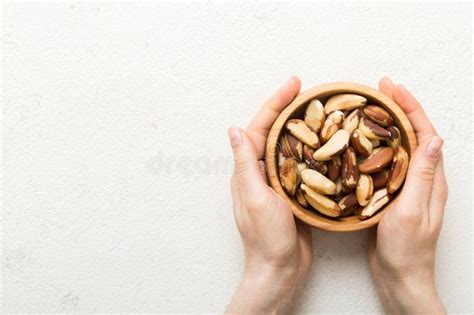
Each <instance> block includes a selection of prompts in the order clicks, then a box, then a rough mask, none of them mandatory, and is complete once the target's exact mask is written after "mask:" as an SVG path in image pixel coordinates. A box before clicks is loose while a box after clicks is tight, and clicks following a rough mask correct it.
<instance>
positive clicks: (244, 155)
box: [228, 127, 267, 196]
mask: <svg viewBox="0 0 474 315" xmlns="http://www.w3.org/2000/svg"><path fill="white" fill-rule="evenodd" d="M228 135H229V140H230V144H231V146H232V151H233V154H234V164H235V168H234V177H235V180H236V182H237V185H238V187H239V188H238V189H239V192H240V194H241V195H247V196H252V195H259V194H263V193H264V192H265V189H266V188H267V186H266V185H265V181H264V179H263V177H262V173H261V171H260V170H259V166H258V159H257V153H256V151H255V147H254V145H253V143H252V141H251V140H250V138H249V137H248V136H247V134H246V133H245V131H244V130H242V129H240V128H236V127H231V128H229V130H228Z"/></svg>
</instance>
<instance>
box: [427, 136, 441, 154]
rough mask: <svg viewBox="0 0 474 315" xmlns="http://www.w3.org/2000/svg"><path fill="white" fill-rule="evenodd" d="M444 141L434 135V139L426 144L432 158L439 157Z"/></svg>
mask: <svg viewBox="0 0 474 315" xmlns="http://www.w3.org/2000/svg"><path fill="white" fill-rule="evenodd" d="M443 143H444V141H443V139H441V138H440V137H437V136H434V137H433V139H431V140H430V143H428V145H427V146H426V153H427V154H428V155H429V156H431V157H432V158H436V157H438V155H439V153H440V152H441V147H442V146H443Z"/></svg>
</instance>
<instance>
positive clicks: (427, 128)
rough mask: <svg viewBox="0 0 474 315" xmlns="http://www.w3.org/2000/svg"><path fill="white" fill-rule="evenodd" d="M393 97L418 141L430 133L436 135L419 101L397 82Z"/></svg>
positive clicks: (421, 140)
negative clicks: (408, 121)
mask: <svg viewBox="0 0 474 315" xmlns="http://www.w3.org/2000/svg"><path fill="white" fill-rule="evenodd" d="M393 99H394V100H395V102H397V103H398V105H399V106H400V107H401V108H402V109H403V111H404V112H405V113H406V115H407V117H408V119H409V120H410V122H411V124H412V126H413V128H414V129H415V133H416V135H417V138H418V142H423V141H424V140H425V139H427V138H429V137H430V136H431V135H436V130H435V129H434V127H433V125H432V124H431V122H430V120H429V119H428V116H426V113H425V111H424V110H423V107H421V105H420V103H418V101H417V100H416V99H415V97H414V96H413V95H412V94H411V93H410V92H408V90H407V89H406V88H405V87H404V86H403V85H401V84H399V85H397V86H396V87H395V88H394V90H393Z"/></svg>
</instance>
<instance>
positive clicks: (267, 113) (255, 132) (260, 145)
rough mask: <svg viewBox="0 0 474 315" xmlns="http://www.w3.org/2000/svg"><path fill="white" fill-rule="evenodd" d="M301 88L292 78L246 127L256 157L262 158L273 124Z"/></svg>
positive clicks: (296, 79)
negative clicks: (253, 145)
mask: <svg viewBox="0 0 474 315" xmlns="http://www.w3.org/2000/svg"><path fill="white" fill-rule="evenodd" d="M300 88H301V81H300V79H299V78H297V77H292V78H291V79H290V80H288V82H286V83H285V85H283V86H282V87H281V88H280V89H279V90H278V91H276V93H275V94H274V95H273V96H272V97H270V98H269V99H268V100H267V101H266V102H265V103H264V104H263V106H262V108H261V109H260V111H259V112H258V113H257V115H256V116H255V117H254V118H253V119H252V121H251V122H250V124H249V125H248V127H247V134H248V136H249V137H250V139H251V140H252V141H253V143H254V144H255V148H256V152H257V157H258V158H259V159H260V158H262V157H263V156H264V152H265V142H266V140H267V135H268V132H269V131H270V128H271V127H272V125H273V122H274V121H275V119H276V118H277V117H278V115H279V114H280V112H281V111H282V110H283V109H284V108H285V107H286V106H287V105H288V104H289V103H290V102H291V101H292V100H293V99H294V98H295V96H296V95H297V94H298V93H299V91H300Z"/></svg>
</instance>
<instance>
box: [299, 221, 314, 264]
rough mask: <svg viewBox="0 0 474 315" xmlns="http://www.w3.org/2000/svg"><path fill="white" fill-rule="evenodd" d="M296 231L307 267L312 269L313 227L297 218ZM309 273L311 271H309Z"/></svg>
mask: <svg viewBox="0 0 474 315" xmlns="http://www.w3.org/2000/svg"><path fill="white" fill-rule="evenodd" d="M295 223H296V231H297V233H298V239H299V242H300V246H301V255H302V259H303V261H305V262H306V263H305V265H308V266H309V268H311V261H312V260H313V239H312V236H311V227H310V226H309V225H307V224H305V223H304V222H302V221H300V220H299V219H297V218H296V217H295ZM308 271H309V270H308Z"/></svg>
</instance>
